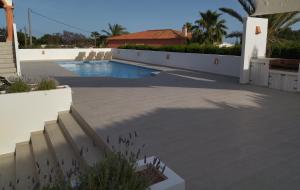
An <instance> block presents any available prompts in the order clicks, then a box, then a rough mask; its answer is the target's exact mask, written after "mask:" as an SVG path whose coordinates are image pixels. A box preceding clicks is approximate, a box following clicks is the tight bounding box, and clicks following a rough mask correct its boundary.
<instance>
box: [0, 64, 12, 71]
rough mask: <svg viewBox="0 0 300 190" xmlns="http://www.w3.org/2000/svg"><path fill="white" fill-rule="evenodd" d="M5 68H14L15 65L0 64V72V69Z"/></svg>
mask: <svg viewBox="0 0 300 190" xmlns="http://www.w3.org/2000/svg"><path fill="white" fill-rule="evenodd" d="M5 68H15V64H14V63H10V64H0V70H1V69H5Z"/></svg>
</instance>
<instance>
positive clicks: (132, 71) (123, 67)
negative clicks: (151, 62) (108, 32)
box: [58, 61, 158, 79]
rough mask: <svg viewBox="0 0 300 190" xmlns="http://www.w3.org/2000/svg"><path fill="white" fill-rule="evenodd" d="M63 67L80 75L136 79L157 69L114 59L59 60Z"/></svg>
mask: <svg viewBox="0 0 300 190" xmlns="http://www.w3.org/2000/svg"><path fill="white" fill-rule="evenodd" d="M58 64H59V65H60V66H62V67H63V68H65V69H67V70H69V71H72V72H74V73H76V74H78V75H79V76H82V77H114V78H128V79H137V78H144V77H149V76H155V74H156V73H157V72H158V70H154V69H149V68H145V67H140V66H135V65H129V64H124V63H119V62H115V61H95V62H59V63H58Z"/></svg>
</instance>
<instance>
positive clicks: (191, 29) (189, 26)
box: [184, 22, 193, 32]
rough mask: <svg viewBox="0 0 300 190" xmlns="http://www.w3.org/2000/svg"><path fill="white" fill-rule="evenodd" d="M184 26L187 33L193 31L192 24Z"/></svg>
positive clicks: (188, 23)
mask: <svg viewBox="0 0 300 190" xmlns="http://www.w3.org/2000/svg"><path fill="white" fill-rule="evenodd" d="M184 26H185V27H186V28H187V30H188V32H192V31H193V24H192V23H190V22H186V23H185V24H184Z"/></svg>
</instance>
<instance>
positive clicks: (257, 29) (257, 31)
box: [255, 26, 261, 35]
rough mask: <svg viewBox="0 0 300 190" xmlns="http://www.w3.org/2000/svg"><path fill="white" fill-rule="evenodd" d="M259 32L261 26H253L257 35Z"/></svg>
mask: <svg viewBox="0 0 300 190" xmlns="http://www.w3.org/2000/svg"><path fill="white" fill-rule="evenodd" d="M260 33H261V28H260V26H256V28H255V34H256V35H258V34H260Z"/></svg>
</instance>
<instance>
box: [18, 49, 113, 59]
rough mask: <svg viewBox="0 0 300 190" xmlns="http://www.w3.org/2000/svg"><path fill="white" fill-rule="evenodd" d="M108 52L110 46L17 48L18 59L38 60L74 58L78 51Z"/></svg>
mask: <svg viewBox="0 0 300 190" xmlns="http://www.w3.org/2000/svg"><path fill="white" fill-rule="evenodd" d="M92 51H94V52H96V53H98V52H108V51H111V49H110V48H81V49H75V48H74V49H19V52H18V53H19V58H20V61H32V60H35V61H39V60H74V59H75V58H76V57H77V56H78V54H79V53H80V52H85V53H86V55H88V54H89V53H90V52H92Z"/></svg>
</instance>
